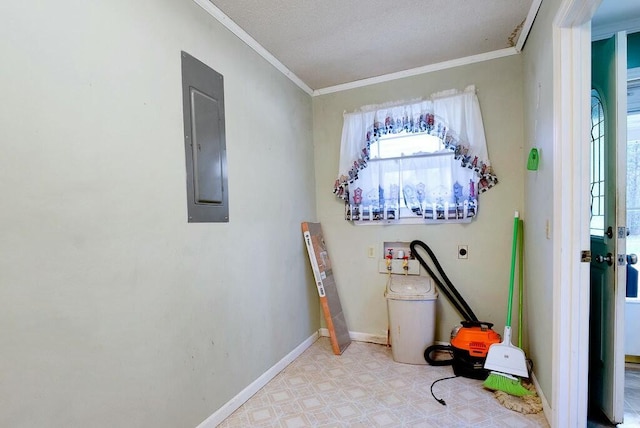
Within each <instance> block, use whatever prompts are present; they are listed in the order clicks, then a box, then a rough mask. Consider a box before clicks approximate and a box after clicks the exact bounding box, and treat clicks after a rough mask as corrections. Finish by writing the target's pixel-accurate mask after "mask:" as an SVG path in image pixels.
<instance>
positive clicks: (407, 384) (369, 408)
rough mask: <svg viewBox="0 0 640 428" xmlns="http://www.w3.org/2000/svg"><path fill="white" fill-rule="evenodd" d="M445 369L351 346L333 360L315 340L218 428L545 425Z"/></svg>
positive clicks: (479, 383)
mask: <svg viewBox="0 0 640 428" xmlns="http://www.w3.org/2000/svg"><path fill="white" fill-rule="evenodd" d="M452 375H453V373H452V370H451V367H446V366H445V367H433V366H427V365H410V364H401V363H397V362H395V361H393V358H392V355H391V349H390V348H388V347H386V346H382V345H375V344H371V343H363V342H352V343H351V345H349V347H348V348H347V349H346V350H345V351H344V353H343V354H342V355H340V356H337V355H334V354H333V352H332V351H331V345H330V343H329V339H328V338H326V337H321V338H320V339H318V340H317V341H316V342H315V343H314V344H313V345H312V346H311V347H309V349H307V350H306V351H305V352H304V353H303V354H302V355H300V356H299V357H298V358H297V359H296V360H295V361H294V362H292V363H291V364H290V365H289V366H288V367H286V368H285V369H284V370H283V371H282V372H280V373H279V374H278V375H277V376H276V377H275V378H274V379H272V381H271V382H269V383H268V384H267V385H265V387H264V388H262V389H261V390H260V391H258V392H257V393H256V394H255V395H254V396H253V397H251V398H250V399H249V400H248V401H247V402H246V403H244V404H243V405H242V406H241V407H240V408H239V409H238V410H236V411H235V412H234V413H233V414H232V415H231V416H229V417H228V418H227V419H226V420H225V421H223V422H222V424H220V425H219V427H220V428H237V427H240V428H254V427H255V428H262V427H265V428H266V427H277V428H305V427H315V428H346V427H349V428H358V427H363V428H365V427H366V428H374V427H394V428H395V427H407V428H443V427H447V428H449V427H451V428H455V427H460V428H462V427H474V428H476V427H486V428H494V427H509V428H515V427H522V428H530V427H548V426H549V424H548V423H547V421H546V419H545V417H544V414H543V413H538V414H535V415H523V414H521V413H517V412H514V411H511V410H508V409H506V408H504V407H503V406H502V405H500V403H498V401H497V400H496V399H495V398H494V396H493V393H492V392H491V391H488V390H486V389H484V388H483V387H482V381H478V380H473V379H467V378H463V377H457V378H453V379H447V380H443V381H442V382H438V383H437V384H435V385H434V386H433V392H434V394H435V395H436V396H437V397H438V398H442V399H444V400H445V402H446V405H441V404H440V403H438V402H437V401H436V400H435V399H434V398H433V397H432V396H431V388H432V384H433V382H434V381H436V380H438V379H441V378H444V377H449V376H452Z"/></svg>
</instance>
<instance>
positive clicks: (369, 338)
mask: <svg viewBox="0 0 640 428" xmlns="http://www.w3.org/2000/svg"><path fill="white" fill-rule="evenodd" d="M318 332H319V333H320V336H323V337H329V330H328V329H326V328H321V329H320V330H318ZM349 337H351V340H355V341H356V342H368V343H377V344H378V345H388V342H387V336H386V335H379V334H370V333H359V332H357V331H350V332H349Z"/></svg>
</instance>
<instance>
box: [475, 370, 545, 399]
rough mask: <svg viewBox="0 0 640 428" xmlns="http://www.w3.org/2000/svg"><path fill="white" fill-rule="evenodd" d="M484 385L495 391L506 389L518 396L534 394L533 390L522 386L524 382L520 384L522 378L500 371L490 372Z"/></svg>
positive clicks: (507, 391)
mask: <svg viewBox="0 0 640 428" xmlns="http://www.w3.org/2000/svg"><path fill="white" fill-rule="evenodd" d="M482 385H483V386H484V387H485V388H487V389H492V390H494V391H504V392H506V393H507V394H509V395H513V396H516V397H523V396H525V395H533V392H531V391H529V390H528V389H527V388H525V387H524V386H522V384H520V380H519V379H518V378H516V377H513V376H511V375H508V374H505V373H500V372H491V373H489V376H488V377H487V379H486V380H485V381H484V383H483V384H482Z"/></svg>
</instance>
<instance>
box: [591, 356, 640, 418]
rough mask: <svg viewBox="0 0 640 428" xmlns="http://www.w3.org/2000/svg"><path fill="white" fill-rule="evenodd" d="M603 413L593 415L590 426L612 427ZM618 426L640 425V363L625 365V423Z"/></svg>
mask: <svg viewBox="0 0 640 428" xmlns="http://www.w3.org/2000/svg"><path fill="white" fill-rule="evenodd" d="M612 426H614V425H612V424H611V423H609V422H608V421H607V420H606V418H605V417H604V416H603V415H597V416H592V417H590V418H589V421H588V423H587V427H588V428H602V427H612ZM616 426H617V427H618V428H631V427H640V364H629V363H627V364H626V365H625V371H624V423H622V424H619V425H616Z"/></svg>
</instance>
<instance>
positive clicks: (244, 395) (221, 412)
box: [196, 332, 318, 428]
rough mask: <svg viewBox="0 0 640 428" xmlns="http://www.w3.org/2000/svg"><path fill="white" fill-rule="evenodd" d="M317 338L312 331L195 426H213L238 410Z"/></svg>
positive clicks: (316, 334) (198, 427)
mask: <svg viewBox="0 0 640 428" xmlns="http://www.w3.org/2000/svg"><path fill="white" fill-rule="evenodd" d="M317 339H318V333H317V332H316V333H313V334H312V335H311V336H309V337H308V338H307V339H306V340H305V341H304V342H302V343H301V344H300V345H298V346H297V347H296V348H295V349H294V350H293V351H291V352H289V353H288V354H287V355H286V356H285V357H284V358H283V359H281V360H280V361H278V362H277V363H276V364H275V365H274V366H273V367H271V368H270V369H269V370H267V371H266V372H264V373H263V374H262V375H261V376H260V377H259V378H258V379H256V380H255V381H253V382H252V383H251V384H250V385H249V386H247V387H246V388H245V389H243V390H242V391H240V393H239V394H238V395H236V396H235V397H233V398H232V399H231V400H229V401H228V402H227V403H226V404H224V405H223V406H222V407H220V408H219V409H218V410H217V411H216V412H215V413H213V414H212V415H211V416H209V417H208V418H207V419H205V420H204V421H203V422H202V423H200V425H198V426H197V427H196V428H215V427H217V426H218V425H220V424H221V423H222V421H224V420H225V419H226V418H228V417H229V416H230V415H231V414H232V413H233V412H235V411H236V410H238V408H239V407H240V406H242V405H243V404H244V403H245V402H246V401H247V400H248V399H249V398H251V397H252V396H253V395H254V394H255V393H256V392H258V391H259V390H260V388H262V387H263V386H265V385H266V384H267V383H269V381H270V380H271V379H273V378H274V377H276V375H277V374H278V373H280V372H281V371H282V370H284V369H285V367H287V366H288V365H289V364H291V362H293V360H295V359H296V358H298V357H299V356H300V355H301V354H302V353H303V352H304V351H306V350H307V348H309V347H310V346H311V345H312V344H313V342H315V341H316V340H317Z"/></svg>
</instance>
